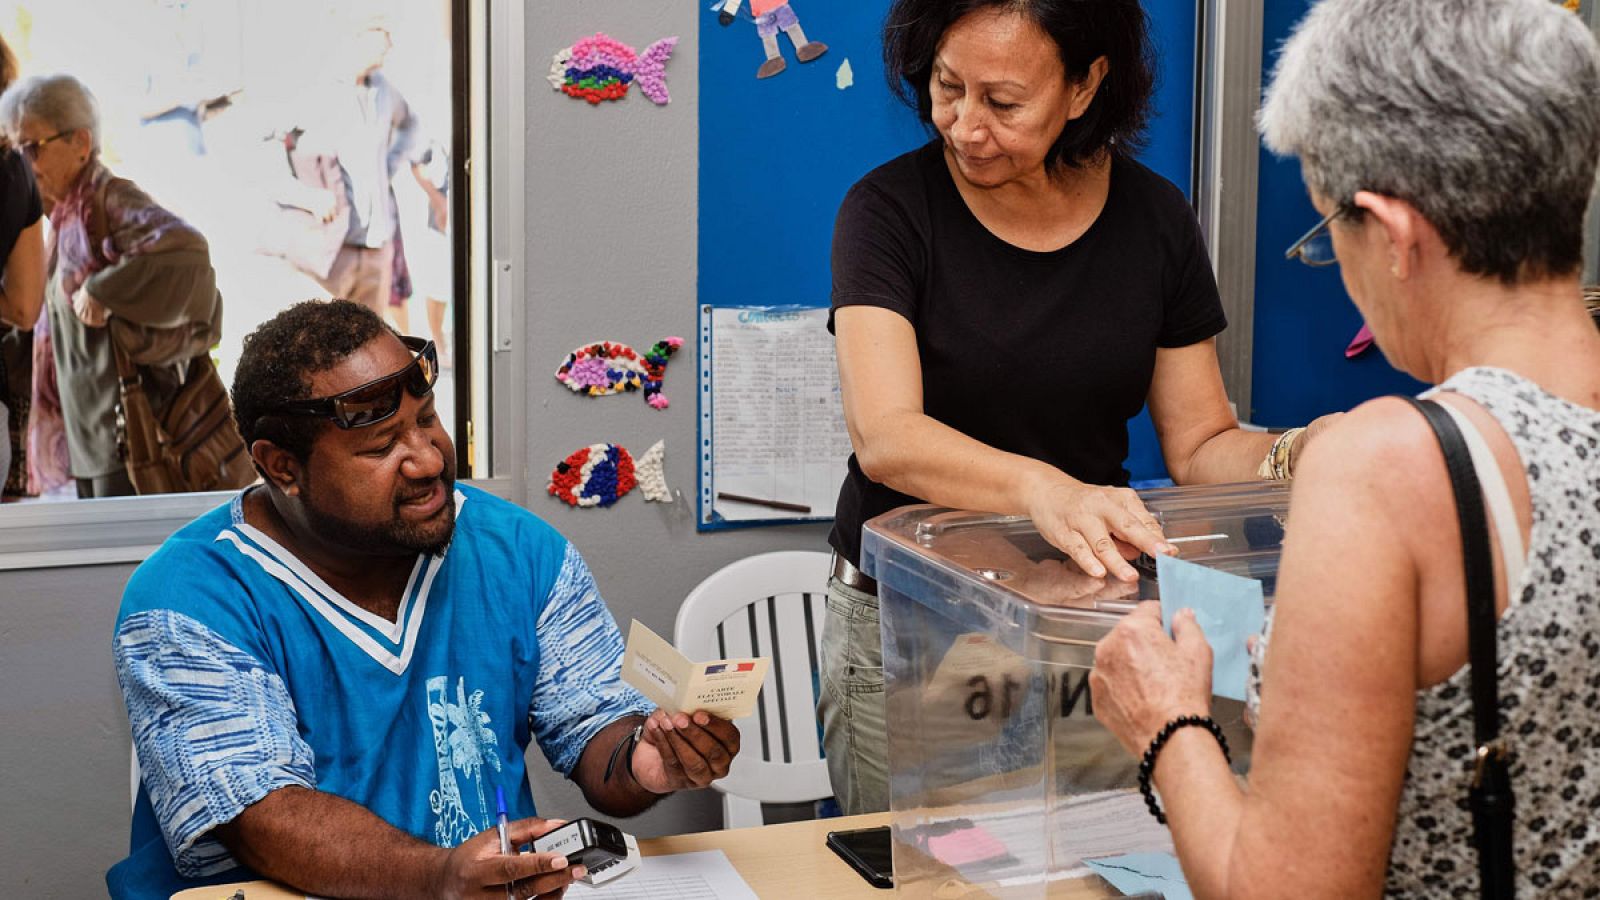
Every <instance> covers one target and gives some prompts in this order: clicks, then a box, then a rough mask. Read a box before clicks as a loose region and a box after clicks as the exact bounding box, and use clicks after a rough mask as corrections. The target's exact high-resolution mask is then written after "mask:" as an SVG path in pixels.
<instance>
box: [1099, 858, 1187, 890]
mask: <svg viewBox="0 0 1600 900" xmlns="http://www.w3.org/2000/svg"><path fill="white" fill-rule="evenodd" d="M1083 864H1084V865H1086V866H1088V867H1089V868H1091V869H1093V870H1094V873H1095V874H1096V875H1099V876H1100V877H1101V878H1104V879H1105V880H1107V881H1109V882H1111V886H1112V887H1114V888H1116V889H1117V890H1119V891H1121V892H1122V893H1123V895H1124V896H1129V897H1131V896H1133V895H1135V894H1139V895H1143V896H1150V895H1153V894H1158V895H1160V896H1162V897H1165V898H1166V900H1194V895H1193V894H1191V893H1189V883H1188V882H1187V881H1185V880H1184V878H1183V867H1181V866H1179V865H1178V858H1177V857H1176V856H1173V855H1172V854H1171V853H1128V854H1125V855H1123V856H1102V857H1100V858H1099V859H1086V860H1084V861H1083Z"/></svg>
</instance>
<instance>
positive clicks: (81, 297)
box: [72, 287, 110, 328]
mask: <svg viewBox="0 0 1600 900" xmlns="http://www.w3.org/2000/svg"><path fill="white" fill-rule="evenodd" d="M72 311H73V313H75V314H76V315H77V316H78V320H79V321H81V322H82V323H83V324H85V325H87V326H89V327H90V328H104V327H106V322H107V321H108V320H109V318H110V314H109V313H108V312H107V311H106V308H105V306H103V305H102V304H101V303H100V301H99V300H96V299H95V298H94V295H93V294H90V293H89V289H88V288H82V287H80V288H78V290H77V291H76V292H75V293H73V295H72Z"/></svg>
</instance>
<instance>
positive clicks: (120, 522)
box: [0, 0, 527, 571]
mask: <svg viewBox="0 0 1600 900" xmlns="http://www.w3.org/2000/svg"><path fill="white" fill-rule="evenodd" d="M452 10H453V18H454V20H455V22H457V23H461V22H463V21H465V22H466V23H467V26H468V27H467V28H466V29H465V30H466V50H467V52H466V53H453V54H452V56H451V70H452V72H451V77H452V81H453V82H454V83H453V85H452V91H451V94H452V97H453V99H454V101H455V102H454V103H453V104H452V106H453V108H454V112H453V115H454V116H456V117H457V118H456V123H457V127H456V128H455V129H453V130H454V135H453V138H452V144H453V148H454V152H455V156H454V160H453V164H454V165H455V166H456V175H457V177H459V176H462V175H464V174H470V173H472V172H473V170H474V169H475V168H477V167H476V166H475V163H476V162H478V161H482V163H483V164H484V165H485V167H486V169H487V171H486V172H484V173H482V175H483V177H478V178H472V177H466V178H462V180H461V182H460V183H464V184H467V185H468V186H469V189H468V190H464V191H455V192H454V193H453V196H452V198H451V204H452V208H451V215H452V216H453V217H455V221H456V222H471V223H472V228H470V229H462V228H457V229H454V230H453V232H452V235H453V241H454V245H455V247H456V248H457V255H458V258H460V253H461V251H462V250H463V249H465V250H467V259H468V260H469V263H468V265H466V266H458V267H456V268H457V271H456V272H455V288H456V296H457V297H459V298H463V300H462V301H461V302H457V303H456V304H455V310H454V316H455V320H454V321H455V328H456V334H457V335H469V338H468V344H467V346H468V347H469V348H470V349H471V351H472V353H471V354H458V355H457V359H456V367H457V368H456V373H457V383H458V388H457V390H458V395H457V397H458V406H457V409H458V410H460V413H459V414H458V415H457V422H458V423H459V424H458V426H457V431H458V432H459V433H458V434H456V435H455V441H456V446H457V452H458V453H459V454H461V455H462V459H463V461H464V462H465V461H466V460H467V454H468V453H469V452H476V453H485V452H487V453H488V459H487V465H486V466H484V467H483V468H485V469H486V470H487V471H489V472H490V475H489V477H483V478H471V479H463V481H464V482H465V483H467V484H471V485H473V486H475V487H478V488H481V489H483V490H485V491H488V492H489V493H491V494H494V495H496V496H499V497H502V498H505V499H508V500H511V501H512V502H515V503H524V502H525V501H526V496H527V483H526V482H527V478H526V467H525V465H524V462H523V454H522V447H523V446H524V445H525V443H526V441H525V440H524V438H525V436H526V422H527V414H526V405H527V404H526V397H527V384H526V380H525V378H524V374H525V372H526V368H527V366H526V360H525V358H524V354H525V350H524V347H525V342H524V341H519V340H515V339H514V336H515V335H518V334H521V333H523V331H522V329H523V326H524V323H525V314H524V311H523V310H522V304H520V303H515V302H513V299H514V298H516V297H520V296H522V288H523V281H524V279H523V263H524V259H525V257H526V248H525V247H524V245H523V244H522V241H521V240H520V237H521V234H522V224H523V223H522V215H523V197H522V191H523V185H524V183H525V180H526V178H525V173H524V160H525V158H526V156H525V153H524V144H525V138H524V129H523V124H524V112H523V106H522V103H523V93H524V91H523V78H524V74H525V72H524V70H525V66H524V62H523V54H524V46H523V41H524V39H525V31H524V28H525V17H524V14H523V10H522V4H520V3H507V4H500V3H494V4H491V3H489V0H452ZM458 27H459V25H458ZM474 66H476V67H478V72H479V74H480V75H481V76H482V77H480V78H479V79H476V80H473V79H471V78H470V77H469V76H470V74H471V72H472V68H471V67H474ZM463 99H467V100H468V101H469V105H467V106H463V105H462V103H461V101H462V100H463ZM480 102H481V104H482V105H478V104H479V103H480ZM473 109H484V110H486V121H484V122H483V123H482V125H481V127H472V128H462V127H459V126H460V124H461V118H460V117H462V116H464V115H470V114H471V111H472V110H473ZM472 124H473V125H474V126H477V125H478V123H476V122H474V123H472ZM491 182H492V183H493V185H494V187H495V189H494V190H490V189H489V188H490V184H491ZM475 291H478V292H483V291H486V292H487V296H486V298H485V300H484V302H473V299H472V298H474V297H475V296H476V295H475V294H474V292H475ZM474 312H476V313H477V314H476V315H474ZM458 346H459V345H458ZM469 403H474V404H475V405H473V406H471V407H469V406H468V404H469ZM480 423H485V424H487V426H488V427H487V428H484V427H481V425H480ZM485 432H487V433H486V434H485ZM463 468H465V466H463ZM233 495H234V492H232V491H214V492H210V493H191V494H164V495H156V496H147V497H118V498H107V499H98V500H75V501H69V502H62V503H23V504H6V505H4V506H0V571H13V570H30V569H50V568H65V567H78V566H94V565H110V564H120V563H130V562H142V561H143V560H144V559H145V558H146V557H148V556H149V555H150V554H151V553H154V552H155V550H156V549H157V548H158V547H160V546H161V544H162V542H163V541H165V540H166V539H167V538H168V537H170V536H171V535H172V534H173V533H174V532H176V531H177V530H178V529H180V528H182V527H183V526H184V525H187V524H188V523H189V522H191V521H193V520H194V519H195V518H197V517H198V516H200V515H202V514H204V513H205V512H207V511H209V510H211V509H214V508H215V507H217V506H219V505H220V504H222V503H226V502H227V501H228V500H229V499H230V498H231V497H233Z"/></svg>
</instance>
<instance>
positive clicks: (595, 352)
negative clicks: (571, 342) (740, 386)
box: [556, 337, 683, 409]
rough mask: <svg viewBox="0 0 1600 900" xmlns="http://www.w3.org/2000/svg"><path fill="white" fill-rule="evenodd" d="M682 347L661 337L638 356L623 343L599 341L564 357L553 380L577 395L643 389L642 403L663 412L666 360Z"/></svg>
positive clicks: (679, 340)
mask: <svg viewBox="0 0 1600 900" xmlns="http://www.w3.org/2000/svg"><path fill="white" fill-rule="evenodd" d="M682 346H683V338H680V337H669V338H662V339H661V340H659V341H656V342H655V344H653V345H651V347H650V349H649V350H646V351H645V352H644V353H640V352H638V351H637V350H634V349H633V348H632V347H629V346H628V345H627V344H618V343H615V342H612V341H599V342H598V343H594V344H585V345H584V346H582V347H579V348H578V349H576V350H574V351H572V352H571V353H568V354H567V359H566V361H565V362H563V363H562V364H561V368H559V369H556V380H558V381H560V382H561V383H562V384H564V385H566V386H567V387H569V388H571V389H572V390H573V391H574V392H576V393H579V394H588V395H589V396H590V397H603V396H605V395H607V394H620V393H622V392H624V391H637V390H639V389H640V388H644V402H646V403H648V404H650V406H651V407H653V408H655V409H666V408H667V406H668V403H667V395H666V394H663V393H661V381H662V379H664V378H666V377H667V359H668V358H669V357H671V356H672V354H674V353H676V352H678V348H679V347H682Z"/></svg>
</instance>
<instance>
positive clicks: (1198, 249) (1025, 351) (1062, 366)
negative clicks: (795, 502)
mask: <svg viewBox="0 0 1600 900" xmlns="http://www.w3.org/2000/svg"><path fill="white" fill-rule="evenodd" d="M844 306H881V307H883V308H885V309H891V310H894V311H895V312H897V313H899V314H900V315H902V316H905V317H906V319H907V320H908V321H910V322H911V324H912V326H913V327H914V328H915V329H916V332H917V352H918V354H919V355H920V357H921V362H922V405H923V412H925V413H926V414H927V415H929V416H931V417H932V418H934V419H936V420H938V421H939V422H942V423H944V424H946V425H949V426H950V427H952V428H955V429H956V430H957V431H960V432H961V433H963V434H965V435H967V436H968V437H971V438H974V439H976V440H978V441H982V442H983V443H985V444H988V445H989V446H991V447H996V448H998V449H1001V450H1006V451H1009V452H1012V453H1017V454H1020V455H1022V456H1028V457H1032V458H1034V459H1037V460H1041V461H1043V462H1047V463H1049V464H1050V465H1053V466H1055V467H1056V468H1059V469H1060V470H1062V471H1063V472H1066V473H1067V474H1069V475H1071V476H1072V477H1074V478H1077V479H1079V480H1081V481H1084V482H1086V483H1089V484H1127V479H1128V473H1127V470H1125V469H1124V468H1123V467H1122V462H1123V460H1124V459H1126V458H1127V455H1128V427H1127V423H1128V420H1129V419H1131V418H1132V417H1134V416H1135V415H1137V414H1138V413H1139V410H1140V409H1141V408H1143V406H1144V403H1145V397H1146V395H1147V394H1148V393H1149V391H1150V380H1151V376H1152V373H1153V372H1154V369H1155V358H1156V348H1158V347H1185V346H1188V345H1190V344H1195V343H1198V342H1200V341H1203V340H1206V339H1207V338H1210V337H1213V336H1215V335H1216V334H1217V333H1218V332H1220V331H1222V329H1223V328H1224V327H1225V326H1226V324H1227V322H1226V319H1225V318H1224V316H1223V312H1222V301H1221V298H1220V297H1219V296H1218V295H1217V283H1216V278H1215V276H1214V275H1213V274H1212V272H1211V261H1210V259H1209V258H1208V257H1207V255H1206V248H1205V244H1204V242H1203V241H1202V239H1201V237H1200V225H1199V222H1198V221H1196V219H1195V215H1194V211H1193V210H1192V209H1191V208H1190V207H1189V203H1188V201H1187V200H1186V199H1185V198H1184V196H1183V193H1182V192H1180V191H1179V190H1178V189H1177V187H1175V186H1174V185H1173V184H1172V183H1171V182H1169V181H1167V180H1166V179H1164V178H1162V177H1161V176H1159V175H1157V174H1155V173H1154V172H1152V171H1150V170H1149V169H1147V168H1145V167H1144V166H1142V165H1140V164H1139V163H1137V162H1134V161H1132V160H1126V159H1120V158H1119V159H1117V160H1116V161H1115V162H1113V164H1112V167H1111V186H1110V192H1109V194H1108V196H1107V198H1106V205H1105V209H1104V210H1103V211H1102V212H1101V213H1100V216H1099V218H1098V219H1096V220H1095V222H1094V224H1092V225H1091V226H1090V227H1089V229H1088V230H1087V231H1086V232H1084V234H1083V236H1082V237H1080V238H1078V239H1077V240H1076V241H1073V242H1072V243H1071V244H1069V245H1068V246H1066V247H1063V248H1061V249H1059V250H1054V251H1050V252H1044V253H1039V252H1034V251H1031V250H1024V249H1022V248H1020V247H1016V246H1014V245H1012V244H1008V243H1006V242H1005V241H1003V240H1001V239H1000V238H998V237H996V236H995V235H994V234H992V233H991V232H990V231H989V230H988V229H986V228H985V227H984V226H983V224H982V223H980V222H979V221H978V219H977V217H975V216H974V215H973V214H972V212H971V210H969V209H968V208H967V205H966V201H964V200H963V199H962V198H961V194H960V192H959V191H957V189H956V185H955V182H954V181H953V180H952V178H951V175H950V171H949V169H947V168H946V166H945V161H944V155H943V145H942V144H941V143H940V142H939V141H937V140H935V141H933V142H931V143H929V144H927V145H926V146H924V147H922V148H921V149H918V150H914V151H912V152H910V153H907V154H906V155H904V156H901V157H899V158H898V159H895V160H892V161H891V162H888V163H886V164H884V165H882V166H879V167H878V168H877V169H874V170H873V171H872V172H870V173H868V174H867V176H866V177H865V178H863V179H861V180H860V181H859V182H857V183H856V185H855V186H854V187H852V188H851V189H850V192H849V194H847V195H846V196H845V199H844V203H843V204H842V205H841V206H840V207H839V216H838V219H837V220H836V222H835V224H834V232H833V308H834V309H835V310H837V309H839V308H840V307H844ZM828 327H829V329H830V330H831V329H832V328H833V321H832V318H831V316H830V318H829V323H828ZM849 466H850V472H849V475H848V476H846V478H845V481H844V486H843V487H842V488H841V489H840V491H839V504H838V509H837V511H836V513H835V518H834V524H833V533H832V534H831V535H830V536H829V543H831V544H832V545H833V547H834V549H835V550H837V551H838V552H839V553H840V554H841V555H842V556H844V557H845V558H846V559H849V560H851V561H852V562H859V559H860V550H861V526H862V524H863V523H864V522H866V521H867V520H868V519H870V518H872V517H874V516H877V515H879V514H881V513H884V512H887V511H889V510H891V509H894V508H895V507H897V506H904V505H906V504H909V503H918V502H921V501H919V500H917V499H916V498H914V497H909V496H907V495H905V494H902V493H900V492H898V491H895V490H892V489H891V488H888V487H886V486H884V485H882V484H878V483H877V482H874V481H872V480H871V479H869V478H867V477H866V475H864V474H863V473H862V471H861V466H860V465H859V464H858V463H857V462H856V458H855V456H853V455H852V456H851V457H850V463H849Z"/></svg>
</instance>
